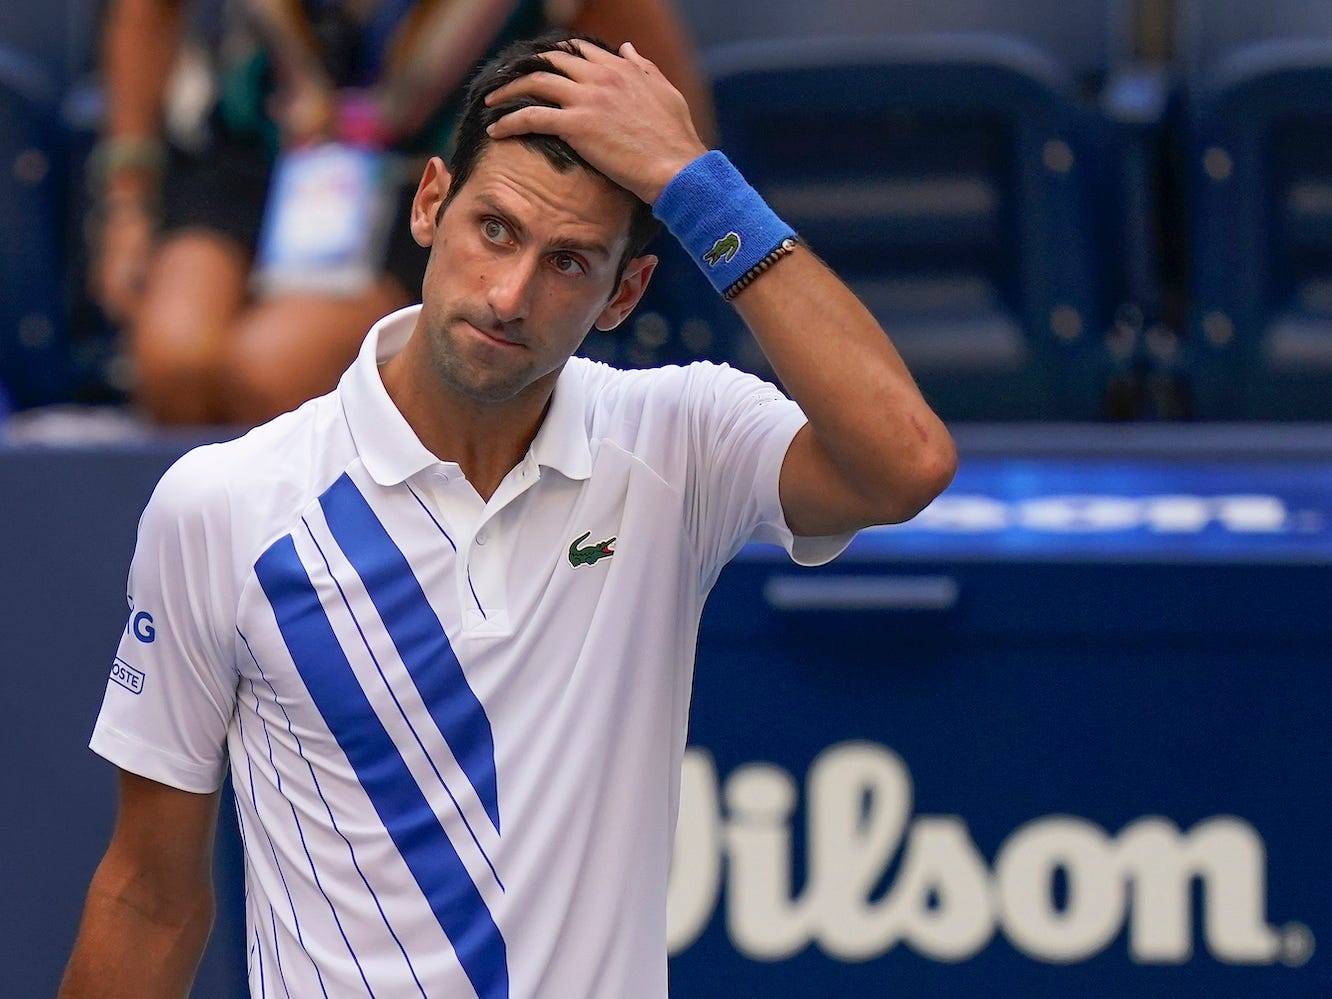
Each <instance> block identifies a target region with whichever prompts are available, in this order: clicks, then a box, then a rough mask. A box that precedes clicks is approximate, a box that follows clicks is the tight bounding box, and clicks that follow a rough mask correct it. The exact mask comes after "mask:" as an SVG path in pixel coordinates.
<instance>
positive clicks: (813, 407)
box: [733, 246, 956, 493]
mask: <svg viewBox="0 0 1332 999" xmlns="http://www.w3.org/2000/svg"><path fill="white" fill-rule="evenodd" d="M733 303H734V305H735V307H736V310H737V311H738V312H739V313H740V316H741V318H743V319H744V321H745V323H746V325H748V327H749V329H750V331H751V332H752V333H753V334H754V338H755V339H756V340H757V341H758V344H759V346H760V347H761V348H762V349H763V353H764V354H765V355H767V358H768V360H769V361H770V362H771V364H772V367H773V370H774V371H775V372H776V373H777V377H778V378H780V379H781V381H782V384H783V385H784V386H785V387H786V390H787V391H788V392H790V393H791V396H792V398H794V399H795V401H796V402H797V403H799V404H800V408H801V409H803V410H804V412H805V415H806V416H808V417H809V424H810V429H811V430H812V431H813V433H814V435H815V436H816V437H817V438H818V441H819V443H820V445H821V446H822V447H823V449H824V451H825V452H826V453H827V455H828V457H829V458H830V459H831V460H832V461H833V462H834V463H835V464H836V465H837V466H838V469H839V471H841V472H842V474H843V475H844V476H845V477H846V478H847V480H848V481H850V482H852V483H858V484H861V485H862V486H863V488H864V490H865V491H866V492H867V493H871V492H873V491H874V489H875V487H876V484H878V483H883V482H900V481H903V478H904V476H908V475H909V476H913V477H915V476H920V477H922V478H923V479H925V480H929V479H931V478H932V473H933V471H934V469H936V468H938V469H946V468H949V467H951V466H952V465H953V463H954V461H955V457H956V456H955V454H954V449H953V442H952V438H951V436H950V435H949V433H948V431H947V429H946V428H945V427H944V425H943V422H942V421H941V420H940V419H939V418H938V417H937V416H936V415H935V414H934V411H933V410H931V409H930V406H929V404H928V403H927V402H926V401H925V399H924V397H923V396H921V394H920V390H919V389H918V388H917V387H916V383H915V380H914V379H913V378H912V377H911V373H910V372H909V371H908V370H907V367H906V364H905V363H903V361H902V358H901V356H900V355H899V354H898V353H897V350H896V349H895V348H894V347H893V345H892V342H891V341H890V340H889V339H888V336H887V335H886V334H885V333H884V330H883V328H882V327H881V326H880V325H879V323H878V321H877V320H875V318H874V316H873V315H871V314H870V311H869V310H868V309H867V308H866V307H865V306H864V304H863V303H862V302H861V301H860V300H859V299H858V298H857V297H856V296H855V293H854V292H852V291H851V289H850V288H848V287H847V286H846V285H845V284H844V283H843V282H842V280H841V279H840V278H838V277H837V275H836V274H834V273H833V272H832V271H831V270H829V269H828V268H827V266H825V265H824V263H823V262H822V261H821V260H819V259H818V257H816V256H815V255H814V254H813V253H812V252H810V251H809V250H808V249H807V248H806V247H804V246H797V247H796V249H795V250H794V251H793V252H791V253H790V254H787V255H786V256H785V257H783V258H781V259H780V260H778V261H777V262H776V263H775V264H774V265H773V266H772V267H771V268H770V269H769V270H768V271H767V272H766V273H764V274H762V275H761V276H760V277H759V278H758V279H757V280H756V281H754V282H753V283H752V284H751V285H749V286H748V287H747V288H745V289H744V290H743V291H741V292H740V293H739V294H738V295H737V296H736V297H735V298H734V299H733ZM940 476H941V477H946V476H943V473H942V472H940Z"/></svg>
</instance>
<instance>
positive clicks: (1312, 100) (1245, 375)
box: [1179, 0, 1332, 419]
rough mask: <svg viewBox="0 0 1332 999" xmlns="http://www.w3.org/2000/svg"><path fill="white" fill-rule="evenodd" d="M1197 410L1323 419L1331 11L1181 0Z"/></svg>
mask: <svg viewBox="0 0 1332 999" xmlns="http://www.w3.org/2000/svg"><path fill="white" fill-rule="evenodd" d="M1179 34H1180V42H1181V44H1180V51H1181V53H1182V55H1183V57H1184V65H1185V67H1186V71H1187V87H1188V114H1189V123H1190V134H1189V143H1188V156H1189V160H1188V162H1189V172H1188V177H1189V182H1190V195H1191V197H1190V209H1191V226H1190V230H1191V232H1190V235H1191V240H1192V245H1193V254H1192V273H1191V284H1192V288H1191V291H1192V297H1193V311H1192V315H1191V321H1190V345H1191V352H1192V355H1193V367H1194V369H1195V371H1196V384H1195V394H1196V398H1197V408H1198V414H1199V415H1200V416H1203V417H1206V418H1213V419H1216V418H1223V419H1251V418H1264V419H1328V418H1329V417H1332V403H1329V399H1332V150H1330V149H1329V145H1328V141H1327V136H1328V134H1329V128H1332V9H1329V7H1328V5H1327V4H1322V3H1308V2H1292V0H1268V2H1265V3H1263V4H1259V5H1248V4H1240V3H1209V2H1202V0H1190V2H1187V3H1184V4H1183V5H1182V8H1181V16H1180V32H1179Z"/></svg>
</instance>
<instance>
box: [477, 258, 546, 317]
mask: <svg viewBox="0 0 1332 999" xmlns="http://www.w3.org/2000/svg"><path fill="white" fill-rule="evenodd" d="M536 263H537V260H536V256H535V255H534V254H526V253H518V254H514V255H513V256H512V257H510V258H509V259H507V260H504V261H502V262H496V264H495V266H494V268H493V269H492V270H491V272H490V273H489V274H488V275H487V278H488V282H489V287H488V288H487V289H486V301H487V302H488V303H489V304H490V308H491V311H492V312H494V314H495V319H496V320H497V321H498V322H501V323H512V322H518V321H519V320H522V319H526V318H527V314H528V310H529V308H530V305H531V296H532V280H533V278H534V276H535V271H536Z"/></svg>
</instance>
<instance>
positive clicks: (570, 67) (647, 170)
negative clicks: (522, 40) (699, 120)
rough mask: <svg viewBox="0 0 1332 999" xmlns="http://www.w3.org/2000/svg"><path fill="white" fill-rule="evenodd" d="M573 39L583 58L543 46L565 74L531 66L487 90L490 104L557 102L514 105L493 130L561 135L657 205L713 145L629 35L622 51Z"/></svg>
mask: <svg viewBox="0 0 1332 999" xmlns="http://www.w3.org/2000/svg"><path fill="white" fill-rule="evenodd" d="M571 44H572V45H574V46H576V47H577V48H578V50H579V51H580V52H582V53H583V55H584V56H585V57H586V58H579V57H578V56H575V55H570V54H569V53H568V52H563V51H560V50H558V49H556V50H552V51H549V52H543V53H541V55H542V57H543V58H545V59H548V60H549V61H550V62H551V63H552V64H553V65H554V66H556V67H557V68H558V69H560V70H561V71H562V72H564V73H567V74H568V76H567V77H564V76H560V75H558V74H556V73H544V72H538V73H529V74H527V75H526V76H524V77H522V78H520V79H517V80H514V81H513V82H512V83H507V84H505V85H504V86H502V87H498V88H497V89H495V90H494V91H492V92H491V93H490V94H488V95H487V96H486V104H487V105H490V106H494V105H496V104H503V103H505V102H506V101H512V100H516V99H518V98H522V97H526V98H529V99H535V100H539V101H549V102H550V103H552V104H557V105H559V106H558V107H542V106H531V107H525V108H519V109H518V110H517V111H511V112H509V113H508V114H506V115H505V116H504V117H502V118H500V119H499V121H497V122H495V124H493V125H492V126H490V128H489V129H488V130H487V131H488V134H489V135H490V137H491V138H492V139H503V138H507V137H510V136H514V135H521V134H524V133H528V132H535V133H542V134H546V135H556V136H559V137H560V138H561V139H563V140H564V141H565V142H567V143H569V145H571V146H573V148H574V149H575V150H576V151H577V152H578V155H580V156H581V157H583V159H585V160H587V162H588V163H589V164H591V165H592V166H593V167H595V168H596V169H597V170H599V171H600V172H601V173H603V174H605V175H606V176H607V177H608V178H609V179H610V180H612V181H614V182H615V183H616V184H618V185H620V186H621V187H623V188H624V189H625V190H627V191H631V192H632V193H633V194H635V195H637V196H638V197H639V198H641V199H642V200H643V201H645V202H647V203H648V204H649V205H651V204H653V203H654V202H655V201H656V200H657V196H658V195H659V194H661V191H662V188H664V187H665V186H666V185H667V184H668V183H669V182H670V180H671V178H672V177H674V176H675V175H676V174H677V173H679V171H680V170H681V169H682V168H684V167H685V166H686V165H688V164H689V163H691V162H692V161H694V160H695V159H697V158H698V157H700V156H702V155H703V154H704V153H706V152H707V151H708V150H707V147H706V146H705V145H703V143H702V141H701V140H700V139H699V137H698V132H697V131H695V129H694V122H693V119H692V118H691V117H690V115H689V106H688V105H687V104H686V103H685V99H684V97H683V96H682V95H681V93H680V91H678V90H676V89H675V87H674V86H673V85H672V84H671V82H670V81H669V80H667V79H666V77H665V76H663V75H662V73H661V70H659V69H657V67H656V66H655V65H653V64H652V62H651V61H650V60H648V59H645V58H643V56H641V55H639V54H638V52H637V51H636V50H635V49H634V47H633V45H632V44H631V43H630V42H625V43H624V44H623V45H621V46H620V54H619V55H616V54H615V53H613V52H607V51H606V50H605V49H603V48H601V47H600V46H597V45H593V44H591V43H590V42H584V41H582V40H581V39H574V40H573V41H572V42H571Z"/></svg>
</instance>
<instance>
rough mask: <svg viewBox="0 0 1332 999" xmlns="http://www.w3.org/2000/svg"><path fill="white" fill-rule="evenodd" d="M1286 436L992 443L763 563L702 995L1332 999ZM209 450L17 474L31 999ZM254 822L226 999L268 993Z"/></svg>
mask: <svg viewBox="0 0 1332 999" xmlns="http://www.w3.org/2000/svg"><path fill="white" fill-rule="evenodd" d="M1191 434H1192V435H1193V436H1194V437H1195V438H1197V439H1198V440H1200V441H1201V440H1204V439H1205V438H1206V435H1204V434H1203V433H1202V432H1201V431H1191ZM1288 434H1289V432H1288V431H1287V430H1286V429H1284V428H1276V429H1274V430H1273V431H1272V433H1271V435H1270V436H1271V440H1272V441H1273V446H1272V447H1271V448H1270V451H1271V454H1270V455H1269V454H1265V453H1263V452H1264V449H1263V448H1261V447H1249V448H1247V449H1246V452H1245V454H1244V455H1243V456H1236V455H1226V454H1224V453H1219V452H1218V451H1217V449H1216V448H1214V447H1213V448H1211V449H1200V448H1195V449H1193V450H1181V451H1180V452H1179V453H1178V454H1171V455H1162V454H1159V453H1158V454H1134V455H1132V456H1130V455H1125V454H1117V453H1114V451H1113V448H1107V449H1103V451H1102V452H1100V453H1094V454H1089V453H1075V449H1074V447H1072V446H1069V447H1067V448H1066V449H1064V450H1063V451H1060V450H1057V449H1054V448H1052V447H1051V446H1050V444H1051V441H1052V440H1055V439H1056V437H1057V435H1056V434H1054V433H1049V434H1046V435H1045V436H1042V437H1039V439H1035V440H1034V441H1033V442H1032V445H1031V446H1030V447H1028V446H1026V445H1024V446H1022V447H1012V448H1009V449H1007V450H1005V449H1003V448H991V449H989V450H985V449H982V450H981V451H979V452H977V451H976V450H969V449H968V448H967V447H966V439H965V436H964V435H959V441H960V443H962V444H963V465H962V469H961V471H960V473H959V475H958V476H957V479H956V481H955V482H954V483H953V485H952V487H951V488H950V489H949V490H948V491H947V492H946V493H945V494H944V495H943V496H941V497H940V498H939V499H938V500H936V501H935V503H934V504H933V505H932V506H931V507H930V508H929V509H928V510H926V511H925V512H923V513H922V514H921V515H920V516H919V517H917V518H915V520H913V521H912V522H910V523H908V524H905V525H897V526H893V527H886V528H877V529H874V530H870V531H866V532H863V533H862V534H861V536H860V537H859V538H858V539H857V540H856V541H855V542H854V543H853V545H852V547H851V548H850V549H849V550H848V552H847V553H846V554H844V555H843V556H842V557H841V558H839V559H838V560H837V561H835V562H834V563H832V564H830V565H828V566H824V567H821V568H818V569H806V568H801V567H798V566H795V565H793V564H791V563H790V562H789V560H787V558H786V556H785V555H784V553H782V552H780V551H779V550H776V549H773V548H771V547H768V546H751V547H748V548H746V549H745V550H744V551H743V552H742V553H741V555H740V556H739V557H738V558H737V559H736V561H735V562H734V563H733V564H732V565H731V566H730V567H729V568H728V569H727V570H726V571H725V572H724V573H722V575H721V578H720V579H719V581H718V583H717V585H716V588H715V589H714V592H713V594H712V596H711V599H710V601H709V603H708V607H707V610H706V612H705V614H704V620H703V624H702V628H701V630H700V637H699V647H698V657H697V666H696V671H695V682H694V693H693V702H692V708H691V729H690V746H689V749H688V752H687V755H686V759H685V765H684V769H683V773H682V775H681V785H680V788H681V801H680V821H679V824H678V829H677V839H676V857H675V862H674V864H673V868H672V876H671V891H670V905H669V945H670V950H671V954H672V958H671V982H672V986H671V992H672V995H673V996H677V997H681V999H713V997H726V999H746V997H760V996H761V997H762V999H795V997H801V999H807V997H819V999H822V997H828V996H847V997H851V996H854V997H862V996H863V997H879V996H884V997H887V996H892V997H904V996H930V997H934V996H948V997H969V996H983V997H987V999H989V997H1010V996H1011V997H1021V999H1033V997H1035V999H1040V997H1051V999H1053V997H1067V996H1078V995H1083V996H1116V997H1118V996H1135V997H1136V996H1171V997H1194V996H1197V997H1202V996H1206V997H1209V999H1210V997H1246V999H1250V997H1266V996H1273V997H1275V996H1281V997H1304V996H1309V997H1313V996H1329V995H1332V959H1330V958H1329V952H1330V950H1332V943H1329V940H1332V936H1329V934H1332V890H1330V889H1332V856H1330V855H1329V851H1328V849H1327V844H1328V843H1332V804H1329V798H1328V793H1327V787H1328V783H1329V774H1332V739H1329V737H1328V728H1329V724H1328V719H1329V717H1332V710H1330V709H1332V668H1329V667H1330V666H1332V656H1330V655H1329V652H1328V648H1329V643H1332V613H1329V611H1330V610H1332V599H1330V598H1329V593H1332V589H1330V588H1329V578H1330V576H1329V562H1332V538H1330V537H1329V532H1330V530H1332V529H1330V528H1329V517H1330V516H1332V461H1330V460H1329V456H1330V455H1332V444H1329V445H1328V446H1327V447H1324V448H1323V450H1322V451H1321V452H1320V451H1318V449H1316V448H1312V447H1306V448H1302V449H1299V450H1298V451H1295V452H1291V451H1289V450H1283V447H1282V446H1281V445H1282V444H1283V442H1285V441H1286V440H1287V436H1288ZM1081 436H1082V432H1081V431H1079V432H1078V433H1077V434H1075V435H1074V438H1072V443H1073V444H1076V443H1077V440H1078V439H1080V438H1081ZM1063 439H1064V440H1065V442H1066V443H1067V442H1068V441H1069V440H1070V439H1069V438H1063ZM181 449H182V448H177V447H173V446H171V445H169V444H166V443H164V444H162V445H161V446H160V447H144V448H141V449H136V448H126V449H121V450H116V449H100V448H99V449H85V450H77V451H75V450H68V449H67V450H61V449H59V448H50V449H47V448H36V447H34V448H27V449H24V448H14V449H9V450H5V449H0V509H4V510H5V511H6V512H7V514H8V515H9V516H8V517H7V518H6V519H5V521H4V522H3V523H0V550H3V551H5V552H6V553H7V554H8V555H9V556H10V558H9V560H8V562H7V564H8V566H9V567H10V569H11V571H10V572H8V573H0V599H3V600H4V602H5V604H6V606H7V607H8V608H9V618H8V620H9V621H10V622H11V623H12V625H13V626H12V627H10V628H8V629H6V630H5V632H4V636H5V637H4V638H3V639H0V654H3V656H4V658H5V661H7V662H9V663H11V664H12V665H13V670H12V672H13V673H14V676H15V677H16V679H17V683H16V685H15V686H14V687H13V689H12V691H11V696H10V698H9V699H8V701H7V703H8V705H9V714H8V715H7V725H6V727H5V729H4V731H5V738H6V740H7V741H6V748H7V749H8V751H9V755H10V757H11V759H14V760H16V761H18V763H17V765H16V766H14V767H11V768H9V769H8V770H7V771H6V777H5V778H4V794H5V800H6V801H8V802H9V803H10V805H11V806H12V807H11V811H12V813H13V814H14V815H16V816H19V817H20V818H19V820H17V821H15V822H11V823H9V824H8V825H5V826H3V827H0V829H7V830H8V832H7V833H5V834H0V847H2V848H3V851H4V854H5V856H7V857H9V858H10V861H11V865H12V869H13V870H14V871H15V872H17V873H16V874H15V875H14V876H12V877H10V878H9V879H8V880H7V882H6V884H7V888H8V889H9V890H8V893H7V901H6V903H5V915H6V917H7V925H8V926H10V927H11V931H10V932H9V933H7V934H5V935H4V940H5V946H6V947H7V948H8V949H7V950H6V951H5V952H4V953H5V956H6V957H7V962H6V963H7V967H8V968H9V979H8V981H7V985H6V987H5V988H4V989H0V992H3V993H4V994H5V995H10V994H13V995H22V996H30V995H31V996H38V995H52V994H54V991H55V987H56V984H57V982H58V980H59V975H60V971H61V969H62V968H63V966H64V962H65V960H66V959H67V957H68V954H69V948H70V945H71V944H72V942H73V938H74V933H75V930H76V927H77V921H78V915H79V912H80V910H81V907H82V903H83V898H84V893H85V892H86V890H87V885H88V880H89V877H90V876H91V874H92V872H93V869H94V868H95V867H96V864H97V862H98V860H99V858H100V857H101V854H102V851H103V850H104V849H105V846H106V842H107V838H108V836H109V834H110V830H111V824H112V821H113V818H114V814H115V776H114V768H112V767H110V766H109V765H108V764H106V763H105V761H103V760H101V759H100V758H98V757H96V756H95V755H94V754H92V753H91V752H90V751H89V750H88V749H87V748H86V746H87V739H88V735H89V734H90V732H91V729H92V723H93V719H94V718H95V717H96V712H97V708H98V705H99V703H100V700H101V696H102V691H103V689H104V686H105V683H106V678H107V672H108V670H111V669H112V668H113V665H114V664H113V662H112V656H113V654H114V650H115V645H116V637H117V635H118V633H119V631H120V629H122V628H123V627H125V623H126V620H125V603H124V599H125V597H124V583H125V573H126V570H127V568H128V565H129V558H130V554H131V552H132V550H133V543H134V534H135V525H136V523H137V521H138V517H139V513H140V512H141V510H142V509H143V505H144V502H145V501H146V499H147V496H148V493H149V491H150V490H151V488H152V485H153V483H154V482H155V481H156V480H157V477H158V476H159V475H160V474H161V472H162V470H163V469H164V468H165V467H166V466H167V465H168V464H169V463H170V461H171V460H172V459H173V458H174V457H175V456H176V455H178V454H179V453H180V450H181ZM1324 452H1325V453H1324ZM20 569H21V571H19V570H20ZM124 682H127V683H130V684H132V683H133V682H134V678H133V676H126V677H125V678H124ZM53 789H58V793H57V792H56V791H54V790H53ZM661 790H662V789H655V790H654V789H646V790H645V793H658V792H660V791H661ZM231 816H232V811H231V805H230V802H229V801H224V802H223V805H222V818H221V829H220V832H219V839H218V858H217V877H216V885H217V897H218V913H217V919H216V922H215V924H214V932H213V937H212V939H211V941H210V944H209V949H208V952H207V954H206V955H205V958H204V961H203V964H202V966H201V968H200V971H199V975H198V978H197V981H196V985H195V989H194V992H193V994H194V995H195V996H196V997H202V999H230V997H239V996H241V995H244V994H245V993H244V984H243V982H244V966H245V959H244V946H243V943H242V940H243V920H244V916H243V906H244V900H243V892H242V889H241V882H240V871H241V865H242V860H241V855H240V848H239V843H238V841H237V837H236V834H235V826H234V819H233V818H232V817H231ZM561 999H562V997H561Z"/></svg>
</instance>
